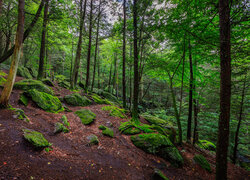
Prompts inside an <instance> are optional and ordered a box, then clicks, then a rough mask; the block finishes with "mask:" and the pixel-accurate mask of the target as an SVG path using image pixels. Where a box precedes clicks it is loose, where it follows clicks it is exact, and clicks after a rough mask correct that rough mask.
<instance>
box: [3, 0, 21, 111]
mask: <svg viewBox="0 0 250 180" xmlns="http://www.w3.org/2000/svg"><path fill="white" fill-rule="evenodd" d="M24 5H25V1H24V0H19V1H18V25H17V31H16V40H15V49H14V53H13V56H12V57H11V66H10V71H9V74H8V77H7V81H6V83H5V85H4V89H3V91H2V93H1V97H0V106H1V107H4V108H5V107H8V102H9V97H10V94H11V91H12V88H13V85H14V82H15V79H16V73H17V68H18V63H19V60H20V57H21V50H22V42H23V41H22V40H23V31H24Z"/></svg>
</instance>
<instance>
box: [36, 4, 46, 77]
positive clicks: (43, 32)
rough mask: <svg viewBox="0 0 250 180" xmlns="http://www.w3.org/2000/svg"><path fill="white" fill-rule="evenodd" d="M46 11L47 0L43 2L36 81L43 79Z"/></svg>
mask: <svg viewBox="0 0 250 180" xmlns="http://www.w3.org/2000/svg"><path fill="white" fill-rule="evenodd" d="M48 10H49V0H45V7H44V15H43V29H42V39H41V49H40V59H39V69H38V76H37V79H39V80H40V79H42V78H43V77H44V57H45V48H46V30H47V22H48Z"/></svg>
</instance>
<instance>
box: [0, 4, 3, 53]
mask: <svg viewBox="0 0 250 180" xmlns="http://www.w3.org/2000/svg"><path fill="white" fill-rule="evenodd" d="M2 7H3V1H2V0H0V19H1V18H2ZM2 53H3V33H2V31H1V30H0V57H1V56H2Z"/></svg>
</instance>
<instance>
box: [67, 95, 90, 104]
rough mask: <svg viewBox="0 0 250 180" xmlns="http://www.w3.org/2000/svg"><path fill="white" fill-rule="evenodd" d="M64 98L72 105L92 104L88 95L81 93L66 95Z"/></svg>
mask: <svg viewBox="0 0 250 180" xmlns="http://www.w3.org/2000/svg"><path fill="white" fill-rule="evenodd" d="M64 100H65V101H66V103H67V104H69V105H72V106H88V105H90V104H91V101H90V100H89V99H88V98H87V97H85V96H81V95H80V94H79V93H73V94H69V95H66V96H65V97H64Z"/></svg>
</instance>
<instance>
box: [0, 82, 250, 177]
mask: <svg viewBox="0 0 250 180" xmlns="http://www.w3.org/2000/svg"><path fill="white" fill-rule="evenodd" d="M20 79H21V78H18V80H20ZM54 90H55V91H56V94H57V95H58V96H64V95H66V94H69V93H71V92H70V91H69V90H66V89H63V88H58V87H57V88H54ZM0 93H1V90H0ZM20 93H21V91H19V90H14V91H13V92H12V94H11V99H10V104H11V105H12V106H13V107H15V108H22V109H23V110H24V111H25V113H26V115H27V116H28V117H29V118H30V120H31V123H26V122H24V121H21V120H18V119H15V118H14V116H13V112H12V111H10V110H6V109H5V110H0V147H1V148H0V179H46V180H47V179H60V180H63V179H93V180H98V179H101V180H106V179H108V180H112V179H117V180H126V179H127V180H140V179H152V175H153V171H154V168H158V169H160V170H162V171H163V172H164V174H165V175H166V176H167V177H168V178H169V179H192V180H193V179H211V180H212V179H215V175H214V174H215V168H214V167H215V158H214V156H212V155H209V154H208V153H205V152H199V151H198V150H196V149H195V148H194V147H193V146H191V145H187V144H184V145H183V147H178V148H179V149H180V150H181V152H182V155H183V157H184V159H185V164H184V167H183V168H179V169H178V168H175V167H172V166H171V165H170V163H169V162H167V161H165V160H163V159H162V158H159V157H157V156H154V155H151V154H147V153H145V152H143V151H142V150H140V149H138V148H136V147H135V146H134V145H133V144H132V143H131V141H130V138H129V136H125V135H121V134H120V133H119V131H118V127H119V124H120V122H124V121H126V119H120V118H116V117H110V116H109V115H108V112H105V111H102V110H101V107H102V106H103V105H91V106H88V107H69V108H70V109H71V110H72V111H73V112H74V111H76V110H78V109H81V108H85V109H90V110H91V111H93V112H94V113H95V114H96V115H97V117H96V120H95V122H94V123H93V124H91V125H90V126H84V125H83V124H81V122H80V119H79V118H78V117H77V116H75V115H74V113H73V112H62V113H58V114H53V113H48V112H45V111H43V110H41V109H39V108H38V107H37V106H36V105H35V104H34V103H33V102H29V105H28V106H27V107H24V106H23V105H20V104H18V98H19V95H20ZM64 114H65V115H66V116H67V118H68V120H69V123H70V132H69V133H65V134H63V133H60V134H57V135H54V134H53V131H54V124H55V123H56V122H58V121H59V120H60V118H61V117H62V115H64ZM110 122H111V123H112V124H113V129H114V132H115V137H114V138H109V137H106V136H103V135H102V134H101V131H100V130H99V129H98V126H99V125H101V124H103V125H108V124H110ZM23 128H29V129H34V130H37V131H39V132H41V133H43V134H44V136H45V137H46V138H47V139H48V141H49V142H51V143H53V146H52V147H53V150H52V151H50V152H45V151H44V150H43V151H35V150H34V149H33V148H32V147H31V146H30V145H29V144H28V143H27V142H26V141H25V140H24V139H23V136H22V129H23ZM90 134H95V135H96V136H98V138H99V141H100V143H99V145H94V146H88V145H87V140H86V137H87V136H88V135H90ZM198 153H202V154H203V155H205V156H206V158H207V159H208V161H209V162H210V163H211V165H212V169H213V172H212V173H208V172H206V171H205V170H203V169H202V168H201V167H199V166H198V165H196V164H195V163H194V162H193V160H192V158H193V156H194V154H198ZM228 167H229V169H228V176H229V179H237V180H239V179H249V177H250V176H249V175H250V174H249V172H247V171H245V170H244V169H242V168H240V167H237V166H234V165H232V164H229V166H228Z"/></svg>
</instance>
